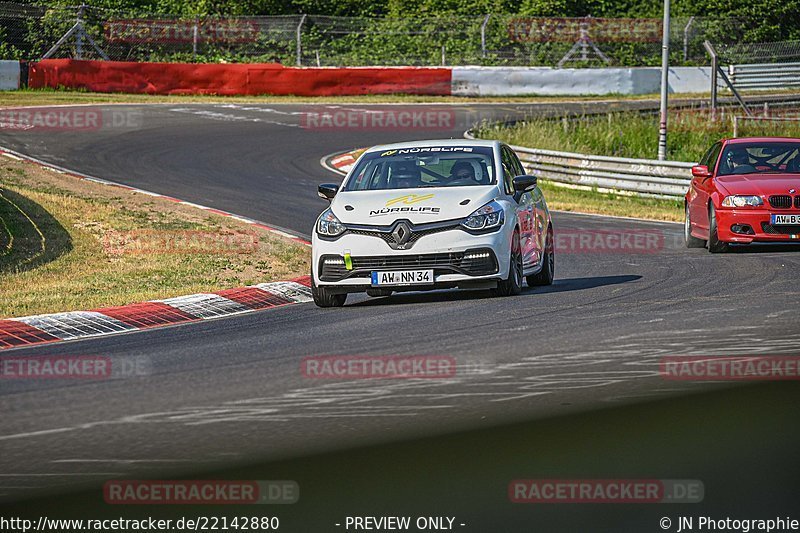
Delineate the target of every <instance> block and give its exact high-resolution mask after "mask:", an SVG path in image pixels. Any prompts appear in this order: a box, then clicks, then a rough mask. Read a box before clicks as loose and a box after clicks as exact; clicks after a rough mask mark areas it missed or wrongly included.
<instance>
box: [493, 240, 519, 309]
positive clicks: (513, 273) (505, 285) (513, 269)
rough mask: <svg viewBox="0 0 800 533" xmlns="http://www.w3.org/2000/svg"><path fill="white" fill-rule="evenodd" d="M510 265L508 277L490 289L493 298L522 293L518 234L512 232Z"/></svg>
mask: <svg viewBox="0 0 800 533" xmlns="http://www.w3.org/2000/svg"><path fill="white" fill-rule="evenodd" d="M510 254H511V265H510V266H509V269H508V277H507V278H506V279H504V280H501V281H498V282H497V288H495V289H492V294H493V295H495V296H514V295H516V294H519V293H521V292H522V249H521V246H520V242H519V232H518V231H516V230H515V231H514V236H513V237H512V238H511V252H510Z"/></svg>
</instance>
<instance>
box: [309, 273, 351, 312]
mask: <svg viewBox="0 0 800 533" xmlns="http://www.w3.org/2000/svg"><path fill="white" fill-rule="evenodd" d="M311 296H312V297H313V298H314V303H315V304H317V306H318V307H341V306H343V305H344V302H345V300H347V294H334V293H333V292H331V290H330V289H328V288H326V287H317V284H316V283H314V276H313V275H312V276H311Z"/></svg>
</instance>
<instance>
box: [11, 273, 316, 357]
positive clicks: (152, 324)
mask: <svg viewBox="0 0 800 533" xmlns="http://www.w3.org/2000/svg"><path fill="white" fill-rule="evenodd" d="M310 286H311V278H310V277H308V276H306V277H303V278H298V279H296V280H293V281H276V282H271V283H260V284H258V285H252V286H249V287H240V288H235V289H225V290H221V291H217V292H211V293H201V294H191V295H189V296H179V297H177V298H168V299H166V300H152V301H149V302H143V303H137V304H131V305H123V306H119V307H105V308H102V309H95V310H93V311H70V312H66V313H52V314H47V315H35V316H26V317H21V318H12V319H6V320H0V351H2V350H4V349H9V348H18V347H22V346H30V345H33V344H43V343H49V342H58V341H68V340H74V339H82V338H87V337H99V336H103V335H113V334H116V333H126V332H130V331H137V330H143V329H150V328H157V327H164V326H173V325H176V324H181V323H186V322H195V321H199V320H208V319H214V318H220V317H226V316H231V315H238V314H243V313H251V312H254V311H260V310H262V309H269V308H272V307H279V306H283V305H290V304H296V303H303V302H310V301H311V300H312V297H311V289H310Z"/></svg>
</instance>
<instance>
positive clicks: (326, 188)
mask: <svg viewBox="0 0 800 533" xmlns="http://www.w3.org/2000/svg"><path fill="white" fill-rule="evenodd" d="M337 192H339V186H338V185H336V184H335V183H323V184H322V185H320V186H319V187H318V188H317V196H319V197H320V198H322V199H324V200H328V201H329V202H330V201H331V200H333V197H334V196H336V193H337Z"/></svg>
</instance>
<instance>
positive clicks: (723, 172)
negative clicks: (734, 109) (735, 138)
mask: <svg viewBox="0 0 800 533" xmlns="http://www.w3.org/2000/svg"><path fill="white" fill-rule="evenodd" d="M799 152H800V143H797V142H779V143H778V142H760V143H752V144H751V143H747V144H745V143H735V144H730V145H728V147H727V148H726V149H725V151H724V152H723V154H722V158H721V159H720V162H719V171H718V174H719V175H720V176H728V175H731V174H759V173H763V174H798V173H800V153H799Z"/></svg>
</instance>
